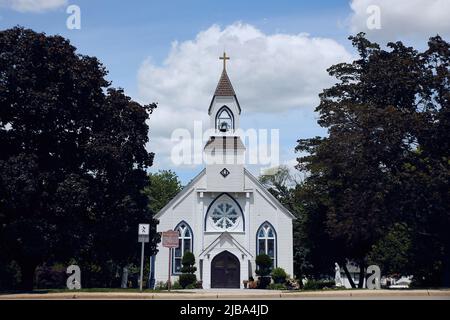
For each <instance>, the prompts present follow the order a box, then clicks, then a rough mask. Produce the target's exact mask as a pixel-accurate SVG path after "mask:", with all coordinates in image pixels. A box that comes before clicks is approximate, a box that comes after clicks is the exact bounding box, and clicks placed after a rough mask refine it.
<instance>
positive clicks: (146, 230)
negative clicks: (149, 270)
mask: <svg viewBox="0 0 450 320" xmlns="http://www.w3.org/2000/svg"><path fill="white" fill-rule="evenodd" d="M149 240H150V225H149V224H146V223H140V224H139V229H138V241H139V242H141V274H140V278H139V289H140V291H142V284H143V279H144V277H143V273H144V243H145V242H149Z"/></svg>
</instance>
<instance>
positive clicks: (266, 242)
mask: <svg viewBox="0 0 450 320" xmlns="http://www.w3.org/2000/svg"><path fill="white" fill-rule="evenodd" d="M266 226H267V228H266ZM270 230H272V234H273V236H272V237H269V231H270ZM261 231H263V233H264V236H260V235H259V234H260V232H261ZM260 240H263V241H264V253H260V252H259V251H260V245H259V242H260ZM270 240H273V251H274V252H273V257H270V255H269V241H270ZM260 254H266V255H268V256H269V257H270V258H271V259H272V261H273V266H272V268H276V267H277V265H278V239H277V231H276V230H275V228H274V227H273V225H272V224H271V223H270V222H269V221H264V222H263V223H262V224H261V225H260V226H259V228H258V230H257V231H256V255H260Z"/></svg>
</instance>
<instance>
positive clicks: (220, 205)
mask: <svg viewBox="0 0 450 320" xmlns="http://www.w3.org/2000/svg"><path fill="white" fill-rule="evenodd" d="M205 222H206V223H205V229H206V231H228V232H239V231H244V217H243V214H242V210H241V208H240V206H239V204H238V203H237V202H236V200H234V199H233V198H231V197H230V196H229V195H228V194H222V195H220V196H219V197H217V198H216V199H215V200H214V201H213V202H212V204H211V205H210V206H209V209H208V212H207V214H206V221H205Z"/></svg>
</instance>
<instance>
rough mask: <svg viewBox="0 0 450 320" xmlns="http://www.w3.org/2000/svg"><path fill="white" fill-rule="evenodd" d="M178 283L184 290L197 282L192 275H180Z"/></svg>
mask: <svg viewBox="0 0 450 320" xmlns="http://www.w3.org/2000/svg"><path fill="white" fill-rule="evenodd" d="M178 281H179V282H180V285H181V287H182V288H183V289H186V287H188V286H189V285H194V284H195V283H196V282H197V277H196V275H195V274H192V273H183V274H180V277H179V279H178Z"/></svg>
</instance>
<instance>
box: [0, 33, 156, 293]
mask: <svg viewBox="0 0 450 320" xmlns="http://www.w3.org/2000/svg"><path fill="white" fill-rule="evenodd" d="M105 76H106V70H105V68H104V67H103V66H102V65H101V63H100V62H99V61H98V60H97V59H96V58H94V57H88V56H83V55H79V54H77V53H76V49H75V47H73V46H72V45H71V44H70V43H69V41H68V40H66V39H64V38H62V37H60V36H47V35H45V34H43V33H36V32H34V31H32V30H28V29H23V28H19V27H17V28H13V29H9V30H5V31H1V32H0V150H1V152H0V239H1V241H0V252H1V253H2V254H3V255H7V256H8V257H9V259H12V260H14V261H16V262H17V263H18V264H19V266H20V268H21V273H22V285H23V288H26V289H31V288H32V287H33V274H34V271H35V268H36V266H37V265H38V264H40V263H43V262H46V261H49V260H51V259H56V260H58V261H64V259H68V258H75V260H76V261H77V262H81V263H82V262H85V261H90V262H92V263H95V262H98V263H99V264H100V265H101V264H102V263H103V262H105V261H107V260H114V261H116V262H118V263H121V262H123V263H126V262H127V261H128V260H129V259H133V257H134V256H135V252H136V251H137V249H136V232H137V225H138V223H140V222H153V221H152V217H151V213H150V211H149V209H148V199H147V197H146V196H145V194H143V192H142V190H143V188H144V187H145V186H147V183H148V179H147V175H146V171H145V170H146V169H147V168H148V167H150V166H151V165H152V161H153V154H152V153H148V152H147V151H146V149H145V144H146V143H147V141H148V129H149V128H148V126H147V124H146V120H147V119H148V117H149V113H151V111H152V110H153V108H155V107H156V105H155V104H151V105H147V106H142V105H140V104H138V103H136V102H134V101H132V100H131V99H130V98H129V97H127V96H126V95H125V94H124V92H123V91H122V90H117V89H113V88H110V84H109V83H108V82H107V81H106V80H105ZM152 225H153V227H154V226H155V224H154V223H152ZM154 234H155V228H153V235H154ZM151 249H152V250H154V249H155V243H152V244H151ZM81 268H82V269H83V265H81Z"/></svg>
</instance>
